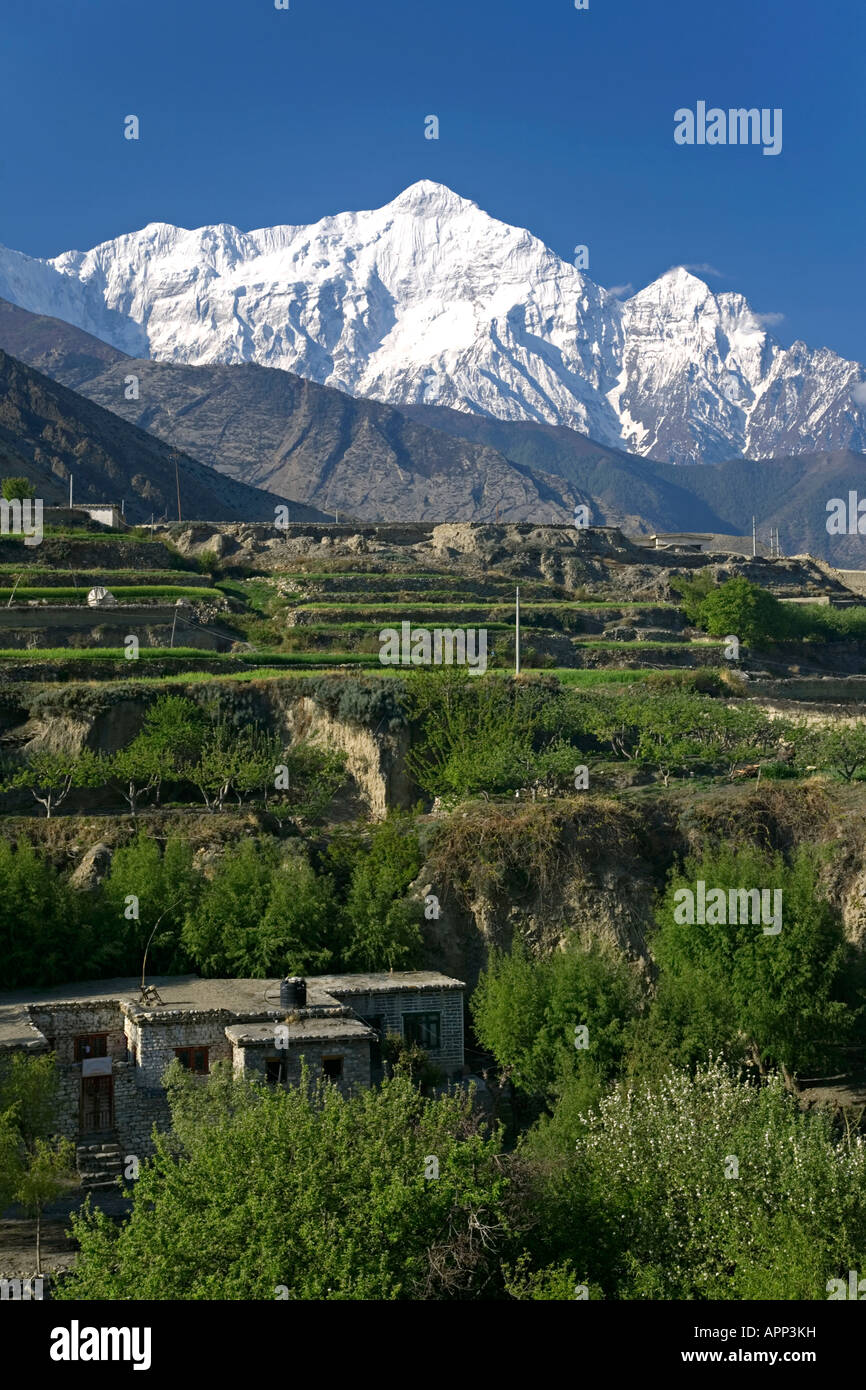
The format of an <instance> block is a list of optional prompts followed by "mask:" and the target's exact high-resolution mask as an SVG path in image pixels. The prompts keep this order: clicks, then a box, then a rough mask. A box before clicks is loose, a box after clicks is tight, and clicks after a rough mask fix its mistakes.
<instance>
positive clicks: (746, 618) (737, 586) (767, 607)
mask: <svg viewBox="0 0 866 1390" xmlns="http://www.w3.org/2000/svg"><path fill="white" fill-rule="evenodd" d="M699 621H700V625H701V627H703V628H705V630H706V631H707V632H708V633H709V634H710V636H711V637H727V636H729V635H733V636H734V637H739V639H740V641H741V642H743V643H745V645H746V646H751V645H753V644H754V643H756V642H766V641H769V640H772V639H776V640H778V639H779V638H780V637H784V636H786V635H787V625H786V624H787V618H786V614H785V605H784V604H783V603H780V601H779V600H778V599H777V598H776V597H775V595H773V594H770V593H768V592H767V590H766V589H761V588H760V587H759V586H758V585H757V584H752V583H751V581H750V580H748V579H744V578H742V577H741V576H740V577H737V578H735V579H727V580H726V581H725V583H724V584H720V585H719V587H718V588H717V589H714V590H713V592H712V593H710V594H708V595H707V597H706V598H705V599H704V600H703V602H702V603H701V605H700V609H699Z"/></svg>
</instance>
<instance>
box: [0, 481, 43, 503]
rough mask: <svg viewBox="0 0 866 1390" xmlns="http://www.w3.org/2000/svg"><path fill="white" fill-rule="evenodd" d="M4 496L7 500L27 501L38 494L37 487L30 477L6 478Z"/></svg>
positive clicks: (3, 486)
mask: <svg viewBox="0 0 866 1390" xmlns="http://www.w3.org/2000/svg"><path fill="white" fill-rule="evenodd" d="M2 491H3V497H4V499H5V500H6V501H7V502H15V501H22V502H23V501H25V500H26V499H27V498H28V497H35V496H36V488H35V487H34V485H33V483H31V481H30V479H29V478H4V479H3V483H2Z"/></svg>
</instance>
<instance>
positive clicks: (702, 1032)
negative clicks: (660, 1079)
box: [645, 848, 861, 1075]
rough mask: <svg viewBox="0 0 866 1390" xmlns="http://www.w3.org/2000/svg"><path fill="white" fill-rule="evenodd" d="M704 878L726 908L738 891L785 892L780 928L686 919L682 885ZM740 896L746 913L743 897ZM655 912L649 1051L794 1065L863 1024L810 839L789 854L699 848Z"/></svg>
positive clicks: (827, 1050)
mask: <svg viewBox="0 0 866 1390" xmlns="http://www.w3.org/2000/svg"><path fill="white" fill-rule="evenodd" d="M698 880H703V882H704V883H705V885H706V892H707V893H709V891H710V890H711V889H716V888H719V889H721V890H722V891H723V893H724V895H725V905H726V915H727V916H728V917H729V916H730V915H732V914H730V912H728V911H727V907H728V906H729V904H730V901H731V898H730V895H731V893H732V892H733V893H734V894H735V895H736V894H738V893H740V892H742V891H746V892H749V891H752V890H767V891H768V893H770V894H771V895H772V894H774V893H776V892H779V893H781V895H782V896H781V909H782V913H781V922H782V925H781V930H780V931H779V932H778V933H775V932H773V931H772V930H771V931H765V930H764V924H762V923H757V924H753V923H752V922H751V921H749V922H745V923H744V922H736V923H734V922H730V921H727V922H726V923H724V924H723V923H721V922H720V923H718V924H713V923H711V922H704V923H699V922H696V921H695V922H689V921H687V920H685V919H686V916H687V912H686V907H687V903H688V899H687V898H685V897H682V896H679V897H678V895H679V894H681V892H682V890H685V891H686V893H688V894H692V895H695V894H696V892H697V882H698ZM773 901H774V899H773V897H772V896H771V897H770V898H769V905H770V906H772V904H773ZM737 908H738V910H737V914H736V915H737V916H741V915H743V914H742V913H740V911H739V899H737ZM706 915H707V916H711V915H716V914H711V913H710V912H709V911H708V912H707V913H706ZM750 915H751V914H750ZM678 918H679V919H680V920H678ZM658 921H659V928H658V932H657V934H656V935H655V937H654V938H653V940H652V943H651V944H652V952H653V955H654V957H655V959H656V961H657V963H658V965H659V966H660V968H661V976H660V979H659V984H658V992H657V997H656V1000H655V1002H654V1004H653V1008H652V1011H651V1016H650V1027H649V1029H648V1030H647V1033H646V1036H645V1041H646V1045H647V1047H648V1048H649V1050H650V1052H651V1053H652V1054H655V1055H658V1056H665V1055H667V1056H671V1057H672V1058H674V1059H675V1060H677V1061H679V1062H681V1063H683V1064H689V1063H694V1062H695V1061H696V1060H700V1059H705V1058H706V1056H707V1054H708V1053H710V1052H718V1051H724V1053H725V1055H726V1056H727V1057H728V1058H729V1059H730V1060H731V1061H750V1062H752V1063H753V1064H754V1065H756V1066H757V1067H759V1068H760V1069H761V1070H762V1071H765V1070H767V1069H768V1068H770V1067H780V1068H782V1069H783V1071H784V1072H785V1074H786V1075H790V1074H792V1073H794V1072H797V1071H801V1070H803V1069H804V1068H809V1067H813V1066H818V1065H820V1064H823V1063H826V1062H828V1061H829V1060H830V1059H831V1058H832V1056H833V1054H834V1049H836V1048H838V1047H839V1046H840V1045H842V1044H844V1042H845V1041H846V1039H848V1038H849V1037H850V1036H851V1034H852V1032H853V1030H854V1029H855V1027H856V1026H858V1022H859V1017H860V1012H861V1011H860V1010H859V1009H858V1008H856V1007H855V1006H854V1004H853V1002H852V1001H851V1000H850V999H849V998H847V997H846V993H847V986H846V979H847V976H848V974H849V970H850V963H849V955H850V952H849V948H848V946H847V944H846V942H845V938H844V933H843V930H842V925H841V922H840V920H839V916H838V913H837V912H836V911H835V910H834V909H833V908H832V907H831V905H830V904H829V903H828V902H827V900H826V899H825V898H824V897H823V896H822V893H821V889H820V886H819V882H818V866H817V865H816V863H815V854H814V850H813V849H803V850H801V851H800V852H799V853H798V854H797V855H796V856H795V858H794V859H793V861H792V863H791V864H786V863H785V861H784V860H783V859H782V858H781V857H780V856H771V855H763V854H760V853H758V852H757V851H754V850H744V851H736V850H733V849H730V848H721V849H719V850H717V851H716V852H715V853H713V854H711V855H707V856H705V857H704V858H703V859H702V860H700V861H698V860H695V859H691V860H689V861H687V863H686V864H685V865H684V866H683V869H682V871H679V872H675V873H674V874H673V875H672V876H671V879H670V882H669V885H668V889H667V892H666V894H665V896H664V899H663V902H662V905H661V908H660V911H659V916H658ZM765 925H767V926H769V925H770V924H769V923H768V924H765Z"/></svg>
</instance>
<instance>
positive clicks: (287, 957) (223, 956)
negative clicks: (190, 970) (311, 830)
mask: <svg viewBox="0 0 866 1390" xmlns="http://www.w3.org/2000/svg"><path fill="white" fill-rule="evenodd" d="M182 941H183V946H184V948H185V950H186V951H187V952H188V953H189V957H190V959H191V960H192V961H193V963H194V964H195V966H196V968H197V969H199V970H201V971H202V973H203V974H205V975H237V976H241V977H248V978H252V979H257V978H266V977H267V976H269V975H274V974H285V972H286V971H287V970H292V971H295V972H297V973H300V974H308V973H314V972H317V971H318V972H320V973H321V972H324V971H327V970H328V969H331V968H333V967H334V965H336V964H337V961H338V958H339V946H340V922H339V910H338V906H337V903H336V901H335V899H334V894H333V883H332V880H331V879H330V878H329V877H328V876H327V875H321V876H317V875H316V873H315V872H314V870H313V868H312V866H311V865H310V863H309V861H308V860H307V859H306V857H305V856H304V855H303V854H302V853H300V854H298V853H290V854H286V853H285V852H281V851H280V850H279V849H278V848H277V847H276V846H275V845H272V844H268V843H267V842H263V843H259V844H256V842H255V841H253V840H242V841H241V842H240V844H239V845H237V846H236V847H233V848H231V849H229V850H227V851H226V853H225V855H224V856H223V858H222V860H221V862H220V864H219V865H218V867H217V868H216V870H215V872H214V874H213V877H212V878H211V880H210V881H209V882H208V883H206V884H205V886H204V888H203V889H202V892H201V894H200V896H199V898H198V900H197V901H196V903H195V904H194V905H193V906H192V907H191V909H190V911H189V912H188V914H187V918H186V922H185V924H184V928H183V935H182Z"/></svg>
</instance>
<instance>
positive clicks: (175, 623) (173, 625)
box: [169, 608, 177, 647]
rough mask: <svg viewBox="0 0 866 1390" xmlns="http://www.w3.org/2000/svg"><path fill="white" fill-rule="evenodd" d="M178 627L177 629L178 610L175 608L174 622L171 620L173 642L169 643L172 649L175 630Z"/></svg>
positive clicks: (172, 640)
mask: <svg viewBox="0 0 866 1390" xmlns="http://www.w3.org/2000/svg"><path fill="white" fill-rule="evenodd" d="M176 627H177V609H176V608H175V610H174V617H173V618H172V620H171V642H170V643H169V645H170V646H172V647H173V646H174V630H175V628H176Z"/></svg>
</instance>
